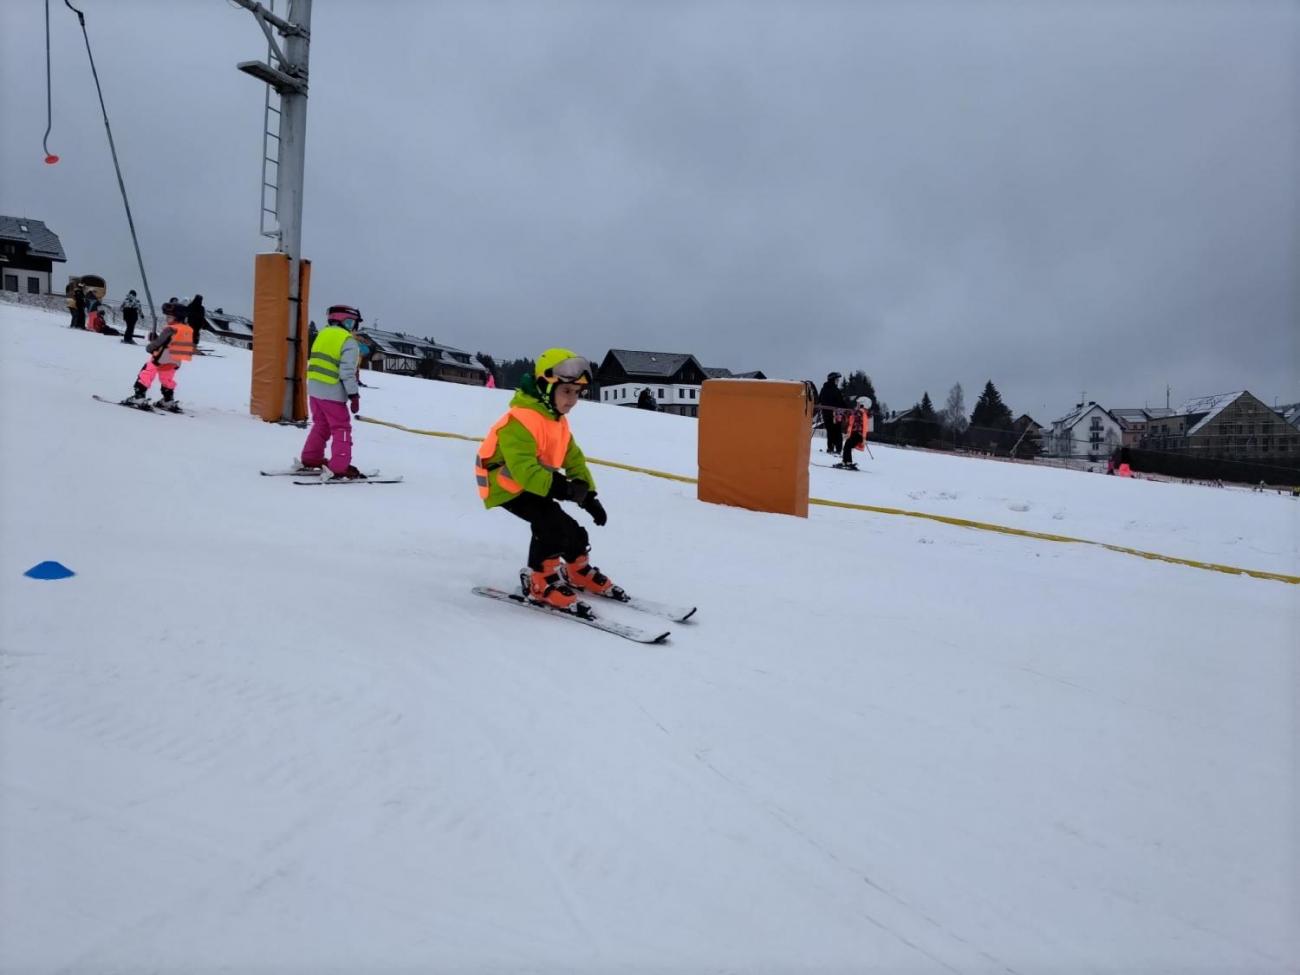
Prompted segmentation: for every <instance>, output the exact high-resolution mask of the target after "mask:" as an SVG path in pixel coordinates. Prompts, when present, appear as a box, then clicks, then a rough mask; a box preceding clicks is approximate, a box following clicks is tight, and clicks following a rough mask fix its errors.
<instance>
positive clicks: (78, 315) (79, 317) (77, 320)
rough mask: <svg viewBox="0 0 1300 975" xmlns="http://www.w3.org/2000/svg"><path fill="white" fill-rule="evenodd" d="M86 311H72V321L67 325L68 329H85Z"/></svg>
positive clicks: (75, 309)
mask: <svg viewBox="0 0 1300 975" xmlns="http://www.w3.org/2000/svg"><path fill="white" fill-rule="evenodd" d="M85 327H86V311H85V309H84V308H74V309H72V321H71V322H69V323H68V328H85Z"/></svg>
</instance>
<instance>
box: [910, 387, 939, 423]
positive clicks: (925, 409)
mask: <svg viewBox="0 0 1300 975" xmlns="http://www.w3.org/2000/svg"><path fill="white" fill-rule="evenodd" d="M913 409H915V410H916V411H917V412H918V413H919V414H920V416H921V419H922V420H934V419H937V415H936V414H935V412H934V404H933V403H931V402H930V394H929V392H925V393H922V394H921V402H920V403H918V404H916V406H915V407H913Z"/></svg>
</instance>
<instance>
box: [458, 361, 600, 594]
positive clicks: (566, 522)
mask: <svg viewBox="0 0 1300 975" xmlns="http://www.w3.org/2000/svg"><path fill="white" fill-rule="evenodd" d="M591 382H592V370H591V364H590V363H589V362H588V361H587V360H586V359H584V358H583V357H582V356H580V355H577V354H575V353H573V352H570V351H569V350H568V349H547V350H546V351H545V352H543V353H542V354H541V355H540V356H538V358H537V363H536V367H535V369H534V371H533V374H532V375H527V374H525V375H523V376H521V377H520V380H519V386H518V388H517V389H516V390H515V395H514V397H513V398H512V399H511V400H510V409H509V411H508V412H507V413H506V414H505V415H504V416H502V417H501V419H499V420H497V422H496V423H495V424H493V426H492V428H491V429H490V430H489V431H488V434H487V437H486V438H485V439H484V441H483V444H482V446H481V447H480V448H479V451H478V460H477V463H476V464H475V471H474V473H475V475H476V478H477V480H478V493H479V497H480V498H482V499H483V505H484V507H487V508H496V507H501V508H505V509H506V510H507V511H509V512H510V513H511V514H512V515H514V516H515V517H517V518H522V519H523V520H524V521H526V522H528V524H529V525H530V526H531V527H532V541H531V542H530V544H529V546H528V571H527V572H525V573H523V575H524V577H525V580H526V584H527V594H528V598H529V599H531V600H532V601H533V602H535V603H539V604H541V605H545V606H554V607H557V608H559V609H569V608H571V607H572V606H573V604H574V603H575V602H576V601H577V598H578V595H577V593H576V592H575V590H583V591H585V592H589V593H594V594H596V595H602V596H603V595H606V594H608V593H610V592H611V591H612V590H614V588H615V586H614V584H613V583H612V582H611V581H610V580H609V578H608V577H607V576H606V575H605V574H604V573H602V572H601V571H600V570H599V569H598V568H596V567H595V566H594V565H592V564H591V561H590V559H589V558H588V552H589V551H590V547H589V545H588V538H587V530H586V529H585V528H583V527H582V526H581V525H580V524H578V522H577V521H575V520H574V519H573V518H572V517H571V516H570V515H569V514H567V513H566V512H565V511H564V509H562V508H561V507H560V506H559V504H558V503H557V502H559V501H572V502H574V503H575V504H577V505H578V507H580V508H582V509H583V510H584V511H585V512H587V514H589V515H591V519H592V521H594V522H595V523H596V524H597V525H600V526H603V525H604V524H605V522H606V520H607V519H606V515H605V508H604V506H603V505H601V503H600V501H598V500H597V498H596V480H595V478H593V477H592V476H591V471H590V470H589V469H588V468H587V461H586V458H585V457H584V456H583V453H582V450H581V448H579V447H578V444H577V441H575V440H574V439H573V436H572V434H571V433H570V432H569V420H568V413H569V411H570V410H572V409H573V407H574V406H575V405H576V404H577V402H578V397H579V395H580V394H581V392H582V390H583V388H584V387H588V386H590V385H591Z"/></svg>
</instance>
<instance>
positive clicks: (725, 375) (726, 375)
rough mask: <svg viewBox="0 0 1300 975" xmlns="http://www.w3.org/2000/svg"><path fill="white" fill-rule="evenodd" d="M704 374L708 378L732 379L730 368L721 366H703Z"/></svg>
mask: <svg viewBox="0 0 1300 975" xmlns="http://www.w3.org/2000/svg"><path fill="white" fill-rule="evenodd" d="M703 369H704V375H706V376H708V377H709V378H710V379H734V378H736V377H735V376H733V375H732V372H731V370H730V369H724V368H723V367H721V366H704V367H703Z"/></svg>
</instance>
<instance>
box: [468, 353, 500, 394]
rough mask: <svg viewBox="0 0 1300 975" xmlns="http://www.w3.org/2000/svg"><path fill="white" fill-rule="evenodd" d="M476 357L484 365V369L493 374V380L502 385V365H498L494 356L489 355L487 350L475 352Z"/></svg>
mask: <svg viewBox="0 0 1300 975" xmlns="http://www.w3.org/2000/svg"><path fill="white" fill-rule="evenodd" d="M474 359H475V360H476V361H477V362H478V364H479V365H480V366H482V367H483V368H484V369H486V370H487V371H488V372H489V373H491V374H492V381H493V382H495V383H496V384H497V385H498V386H500V385H501V370H500V367H499V366H498V365H497V361H496V360H495V359H494V358H492V356H490V355H488V354H487V353H486V352H475V353H474Z"/></svg>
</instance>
